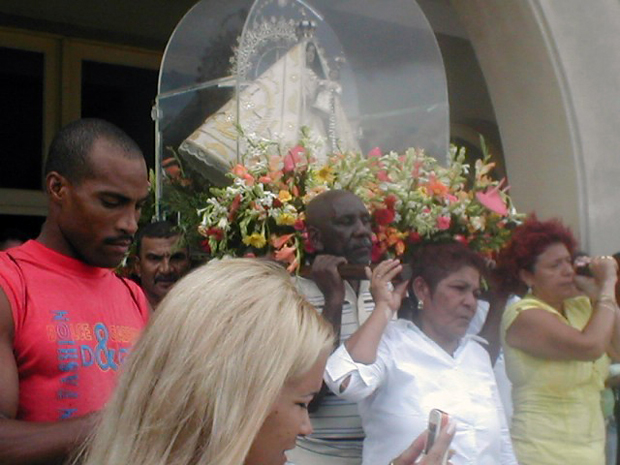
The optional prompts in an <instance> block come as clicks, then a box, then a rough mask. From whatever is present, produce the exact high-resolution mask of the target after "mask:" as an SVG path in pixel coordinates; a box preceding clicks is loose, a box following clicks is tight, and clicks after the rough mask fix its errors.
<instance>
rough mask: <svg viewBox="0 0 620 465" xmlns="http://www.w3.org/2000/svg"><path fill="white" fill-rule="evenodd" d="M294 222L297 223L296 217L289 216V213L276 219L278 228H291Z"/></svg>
mask: <svg viewBox="0 0 620 465" xmlns="http://www.w3.org/2000/svg"><path fill="white" fill-rule="evenodd" d="M295 221H297V217H295V216H293V215H291V214H290V213H282V214H281V215H280V216H278V217H277V218H276V224H277V225H278V226H293V225H294V224H295Z"/></svg>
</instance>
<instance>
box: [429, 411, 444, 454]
mask: <svg viewBox="0 0 620 465" xmlns="http://www.w3.org/2000/svg"><path fill="white" fill-rule="evenodd" d="M448 421H450V415H448V414H447V413H446V412H444V411H442V410H439V409H438V408H434V409H433V410H431V413H430V414H429V415H428V436H427V437H426V444H425V445H424V455H428V453H429V452H430V450H431V447H433V444H435V441H436V440H437V438H438V437H439V434H440V433H441V431H442V430H443V429H444V428H447V427H448Z"/></svg>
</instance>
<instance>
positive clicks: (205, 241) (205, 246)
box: [200, 239, 211, 254]
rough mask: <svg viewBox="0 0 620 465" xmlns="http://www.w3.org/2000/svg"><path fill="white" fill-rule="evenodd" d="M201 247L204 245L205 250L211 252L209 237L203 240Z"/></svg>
mask: <svg viewBox="0 0 620 465" xmlns="http://www.w3.org/2000/svg"><path fill="white" fill-rule="evenodd" d="M200 247H202V250H204V251H205V252H206V253H208V254H211V246H210V245H209V239H205V240H204V241H201V242H200Z"/></svg>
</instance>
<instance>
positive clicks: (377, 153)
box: [368, 147, 381, 158]
mask: <svg viewBox="0 0 620 465" xmlns="http://www.w3.org/2000/svg"><path fill="white" fill-rule="evenodd" d="M380 156H381V149H380V148H379V147H375V148H374V149H372V150H371V151H370V152H368V158H379V157H380Z"/></svg>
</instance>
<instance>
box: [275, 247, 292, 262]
mask: <svg viewBox="0 0 620 465" xmlns="http://www.w3.org/2000/svg"><path fill="white" fill-rule="evenodd" d="M296 251H297V249H296V248H295V247H294V246H290V247H282V248H281V249H280V250H276V253H275V254H274V257H275V259H276V260H277V261H279V262H286V263H291V262H292V261H293V260H294V259H295V252H296Z"/></svg>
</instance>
